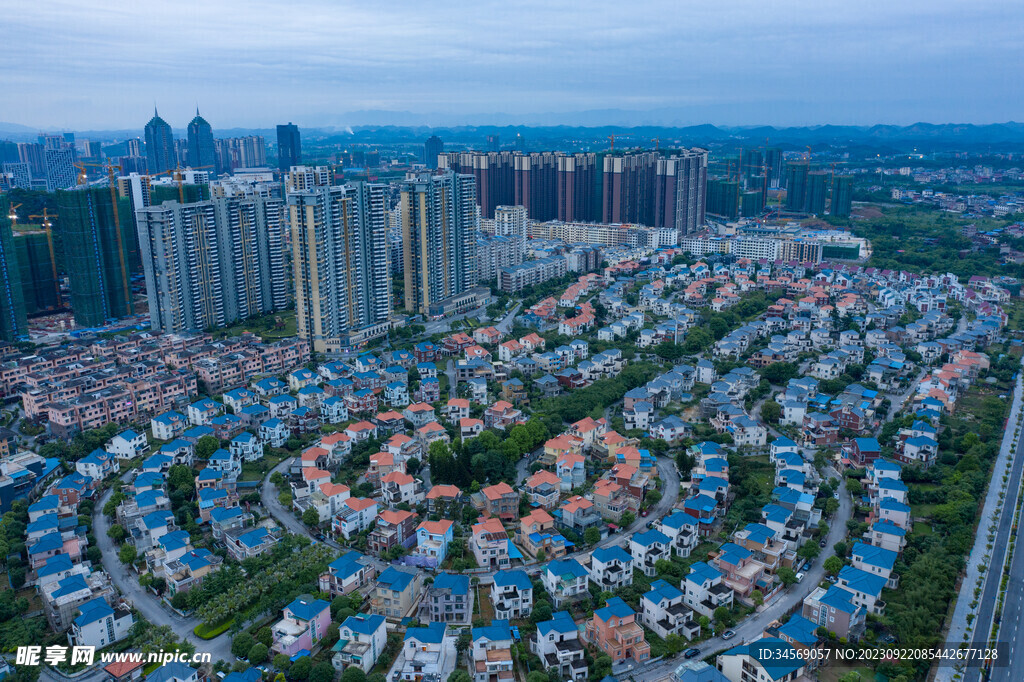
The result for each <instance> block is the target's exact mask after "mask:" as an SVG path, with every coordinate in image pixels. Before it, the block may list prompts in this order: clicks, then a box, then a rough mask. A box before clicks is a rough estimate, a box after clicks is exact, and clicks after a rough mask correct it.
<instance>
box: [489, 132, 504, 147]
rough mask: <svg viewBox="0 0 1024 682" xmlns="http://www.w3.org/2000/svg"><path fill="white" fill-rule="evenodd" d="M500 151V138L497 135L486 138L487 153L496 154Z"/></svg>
mask: <svg viewBox="0 0 1024 682" xmlns="http://www.w3.org/2000/svg"><path fill="white" fill-rule="evenodd" d="M500 150H501V136H500V135H498V133H494V134H493V135H488V136H487V151H489V152H496V151H500Z"/></svg>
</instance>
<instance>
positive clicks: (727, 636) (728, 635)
mask: <svg viewBox="0 0 1024 682" xmlns="http://www.w3.org/2000/svg"><path fill="white" fill-rule="evenodd" d="M735 636H736V631H735V630H726V631H725V632H723V633H722V639H732V638H733V637H735Z"/></svg>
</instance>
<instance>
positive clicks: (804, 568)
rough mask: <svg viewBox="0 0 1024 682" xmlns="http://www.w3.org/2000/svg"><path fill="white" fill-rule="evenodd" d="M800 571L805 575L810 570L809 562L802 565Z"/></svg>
mask: <svg viewBox="0 0 1024 682" xmlns="http://www.w3.org/2000/svg"><path fill="white" fill-rule="evenodd" d="M800 570H801V571H804V572H805V573H806V572H807V571H809V570H811V562H810V561H808V562H807V563H806V564H804V565H803V566H802V567H801V568H800Z"/></svg>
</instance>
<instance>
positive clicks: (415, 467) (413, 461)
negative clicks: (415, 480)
mask: <svg viewBox="0 0 1024 682" xmlns="http://www.w3.org/2000/svg"><path fill="white" fill-rule="evenodd" d="M421 464H422V463H421V462H420V461H419V460H418V459H417V458H415V457H410V458H409V459H408V460H407V461H406V462H405V472H406V473H407V474H409V475H410V476H415V475H416V474H417V473H419V470H420V466H421Z"/></svg>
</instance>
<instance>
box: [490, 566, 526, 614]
mask: <svg viewBox="0 0 1024 682" xmlns="http://www.w3.org/2000/svg"><path fill="white" fill-rule="evenodd" d="M491 604H492V605H493V606H494V615H495V616H497V617H498V618H499V619H500V620H513V619H515V620H518V619H520V618H526V617H528V616H529V615H530V612H531V611H532V610H533V582H532V581H531V580H530V576H529V575H528V574H527V573H526V571H524V570H521V569H513V570H509V571H498V572H497V573H495V574H494V582H493V583H492V584H491Z"/></svg>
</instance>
